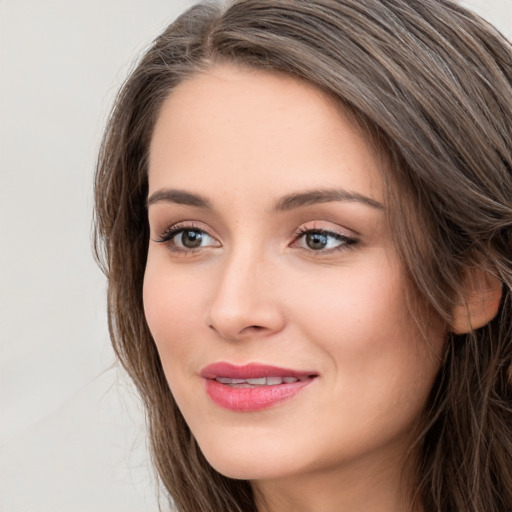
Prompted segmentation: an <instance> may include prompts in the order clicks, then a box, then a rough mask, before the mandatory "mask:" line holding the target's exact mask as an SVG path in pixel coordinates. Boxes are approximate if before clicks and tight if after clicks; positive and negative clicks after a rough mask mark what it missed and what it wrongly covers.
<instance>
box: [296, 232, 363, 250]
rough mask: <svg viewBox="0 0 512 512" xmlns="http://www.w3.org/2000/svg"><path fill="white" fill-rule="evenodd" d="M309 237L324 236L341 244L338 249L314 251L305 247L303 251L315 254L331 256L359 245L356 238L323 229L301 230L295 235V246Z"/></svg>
mask: <svg viewBox="0 0 512 512" xmlns="http://www.w3.org/2000/svg"><path fill="white" fill-rule="evenodd" d="M307 235H324V236H326V237H331V238H334V239H335V240H337V241H338V242H340V244H339V245H338V246H336V247H332V248H330V249H322V250H314V249H311V248H309V249H306V248H305V247H303V248H302V249H304V250H306V251H309V252H311V253H313V254H318V255H322V254H330V253H333V252H338V251H344V250H347V249H350V248H352V247H353V246H354V245H356V244H357V243H358V240H357V239H356V238H351V237H349V236H347V235H342V234H341V233H337V232H336V231H331V230H329V229H322V228H299V229H298V230H297V231H296V232H295V235H294V241H293V243H294V244H295V243H296V242H297V241H300V240H301V239H303V238H305V237H306V236H307Z"/></svg>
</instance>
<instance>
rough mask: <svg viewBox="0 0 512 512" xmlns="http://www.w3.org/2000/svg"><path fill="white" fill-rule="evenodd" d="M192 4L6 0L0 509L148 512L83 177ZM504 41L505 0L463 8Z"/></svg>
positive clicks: (151, 492) (141, 455) (138, 435)
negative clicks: (108, 123)
mask: <svg viewBox="0 0 512 512" xmlns="http://www.w3.org/2000/svg"><path fill="white" fill-rule="evenodd" d="M192 3H193V2H192V0H166V1H163V0H152V1H150V2H147V1H146V2H145V1H143V0H108V1H105V0H89V1H87V2H83V1H78V0H75V1H72V0H44V1H43V0H0V172H1V187H0V218H1V221H0V336H1V337H0V512H117V511H119V512H121V511H122V512H145V511H155V510H157V509H158V505H157V492H158V489H157V484H156V479H155V477H154V475H153V474H152V471H151V469H150V465H149V462H148V455H147V451H146V446H145V438H144V432H143V424H144V419H143V415H142V412H141V411H140V408H139V406H138V403H137V401H136V400H135V399H134V396H133V390H132V389H131V387H130V384H129V382H128V381H127V379H126V378H125V377H124V376H123V374H122V372H120V371H119V370H118V369H117V368H116V367H115V366H114V356H113V354H112V350H111V348H110V346H109V342H108V333H107V329H106V317H105V312H104V310H105V306H104V303H105V285H104V280H103V276H102V275H101V274H100V272H99V270H98V269H97V268H96V266H95V264H94V262H93V259H92V256H91V248H90V228H91V211H92V175H93V169H94V162H95V158H96V152H97V149H98V146H99V140H100V137H101V133H102V129H103V125H104V123H105V120H106V117H107V113H108V110H109V107H110V105H111V103H112V99H113V97H114V94H115V92H116V90H117V89H118V87H119V85H120V84H121V82H122V80H123V79H124V77H125V76H126V74H127V72H128V70H129V69H130V65H131V63H132V62H133V60H134V58H135V57H136V56H137V55H139V54H140V52H141V51H142V49H143V48H144V47H145V46H146V45H147V44H149V42H150V41H151V40H152V39H153V38H154V37H155V36H156V35H157V34H158V33H159V32H160V31H161V30H162V29H163V28H164V27H165V26H166V25H167V23H168V22H169V21H171V20H172V19H173V18H174V17H176V16H177V14H179V13H180V12H181V11H183V10H184V9H185V8H186V7H187V6H189V5H191V4H192ZM464 3H465V4H467V5H470V6H471V7H473V8H474V9H475V10H476V11H478V12H479V13H481V14H482V15H484V16H485V17H487V18H488V19H489V20H491V21H492V22H493V23H495V24H496V25H497V26H499V27H500V28H501V30H502V31H503V32H504V33H506V34H507V35H508V37H510V38H512V0H471V1H467V2H464Z"/></svg>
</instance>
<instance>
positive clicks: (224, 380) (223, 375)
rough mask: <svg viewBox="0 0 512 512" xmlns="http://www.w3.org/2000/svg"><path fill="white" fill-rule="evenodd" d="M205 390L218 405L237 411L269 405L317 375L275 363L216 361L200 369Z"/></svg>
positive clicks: (290, 396)
mask: <svg viewBox="0 0 512 512" xmlns="http://www.w3.org/2000/svg"><path fill="white" fill-rule="evenodd" d="M200 375H201V377H203V379H205V388H206V393H207V395H208V396H209V397H210V399H211V400H212V401H213V402H214V403H215V404H216V405H218V406H220V407H222V408H224V409H229V410H231V411H238V412H252V411H259V410H262V409H267V408H269V407H272V406H274V405H277V404H279V403H281V402H283V401H284V400H287V399H290V398H292V397H294V396H295V395H297V393H299V391H301V390H302V389H303V388H304V387H305V386H307V385H308V384H311V383H312V382H313V380H314V379H315V378H317V377H318V374H317V373H314V372H303V371H296V370H290V369H285V368H277V367H275V366H268V365H261V364H257V363H251V364H248V365H244V366H236V365H232V364H230V363H214V364H212V365H209V366H207V367H206V368H204V369H203V370H202V371H201V372H200Z"/></svg>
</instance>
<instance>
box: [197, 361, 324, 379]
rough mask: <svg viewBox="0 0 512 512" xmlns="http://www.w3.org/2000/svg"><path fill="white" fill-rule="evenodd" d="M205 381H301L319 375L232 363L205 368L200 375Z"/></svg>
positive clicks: (216, 364) (276, 367)
mask: <svg viewBox="0 0 512 512" xmlns="http://www.w3.org/2000/svg"><path fill="white" fill-rule="evenodd" d="M199 375H200V376H201V377H203V378H204V379H216V378H218V377H226V378H229V379H258V378H261V377H295V378H296V379H301V378H304V377H316V376H318V373H316V372H313V371H302V370H293V369H290V368H280V367H278V366H271V365H266V364H261V363H249V364H245V365H235V364H232V363H226V362H218V363H213V364H209V365H208V366H205V367H204V368H203V369H202V370H201V372H200V374H199Z"/></svg>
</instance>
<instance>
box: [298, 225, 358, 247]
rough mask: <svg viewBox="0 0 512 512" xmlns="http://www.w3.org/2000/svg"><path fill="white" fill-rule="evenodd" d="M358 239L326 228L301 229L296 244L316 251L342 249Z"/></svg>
mask: <svg viewBox="0 0 512 512" xmlns="http://www.w3.org/2000/svg"><path fill="white" fill-rule="evenodd" d="M356 242H357V240H356V239H354V238H351V237H348V236H346V235H342V234H341V233H336V232H335V231H328V230H325V229H300V230H299V231H298V233H297V234H296V240H295V242H294V243H293V245H294V246H296V247H299V248H302V249H307V250H311V251H315V252H320V251H324V252H330V251H336V250H341V249H345V248H347V247H349V246H350V245H353V244H355V243H356Z"/></svg>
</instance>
